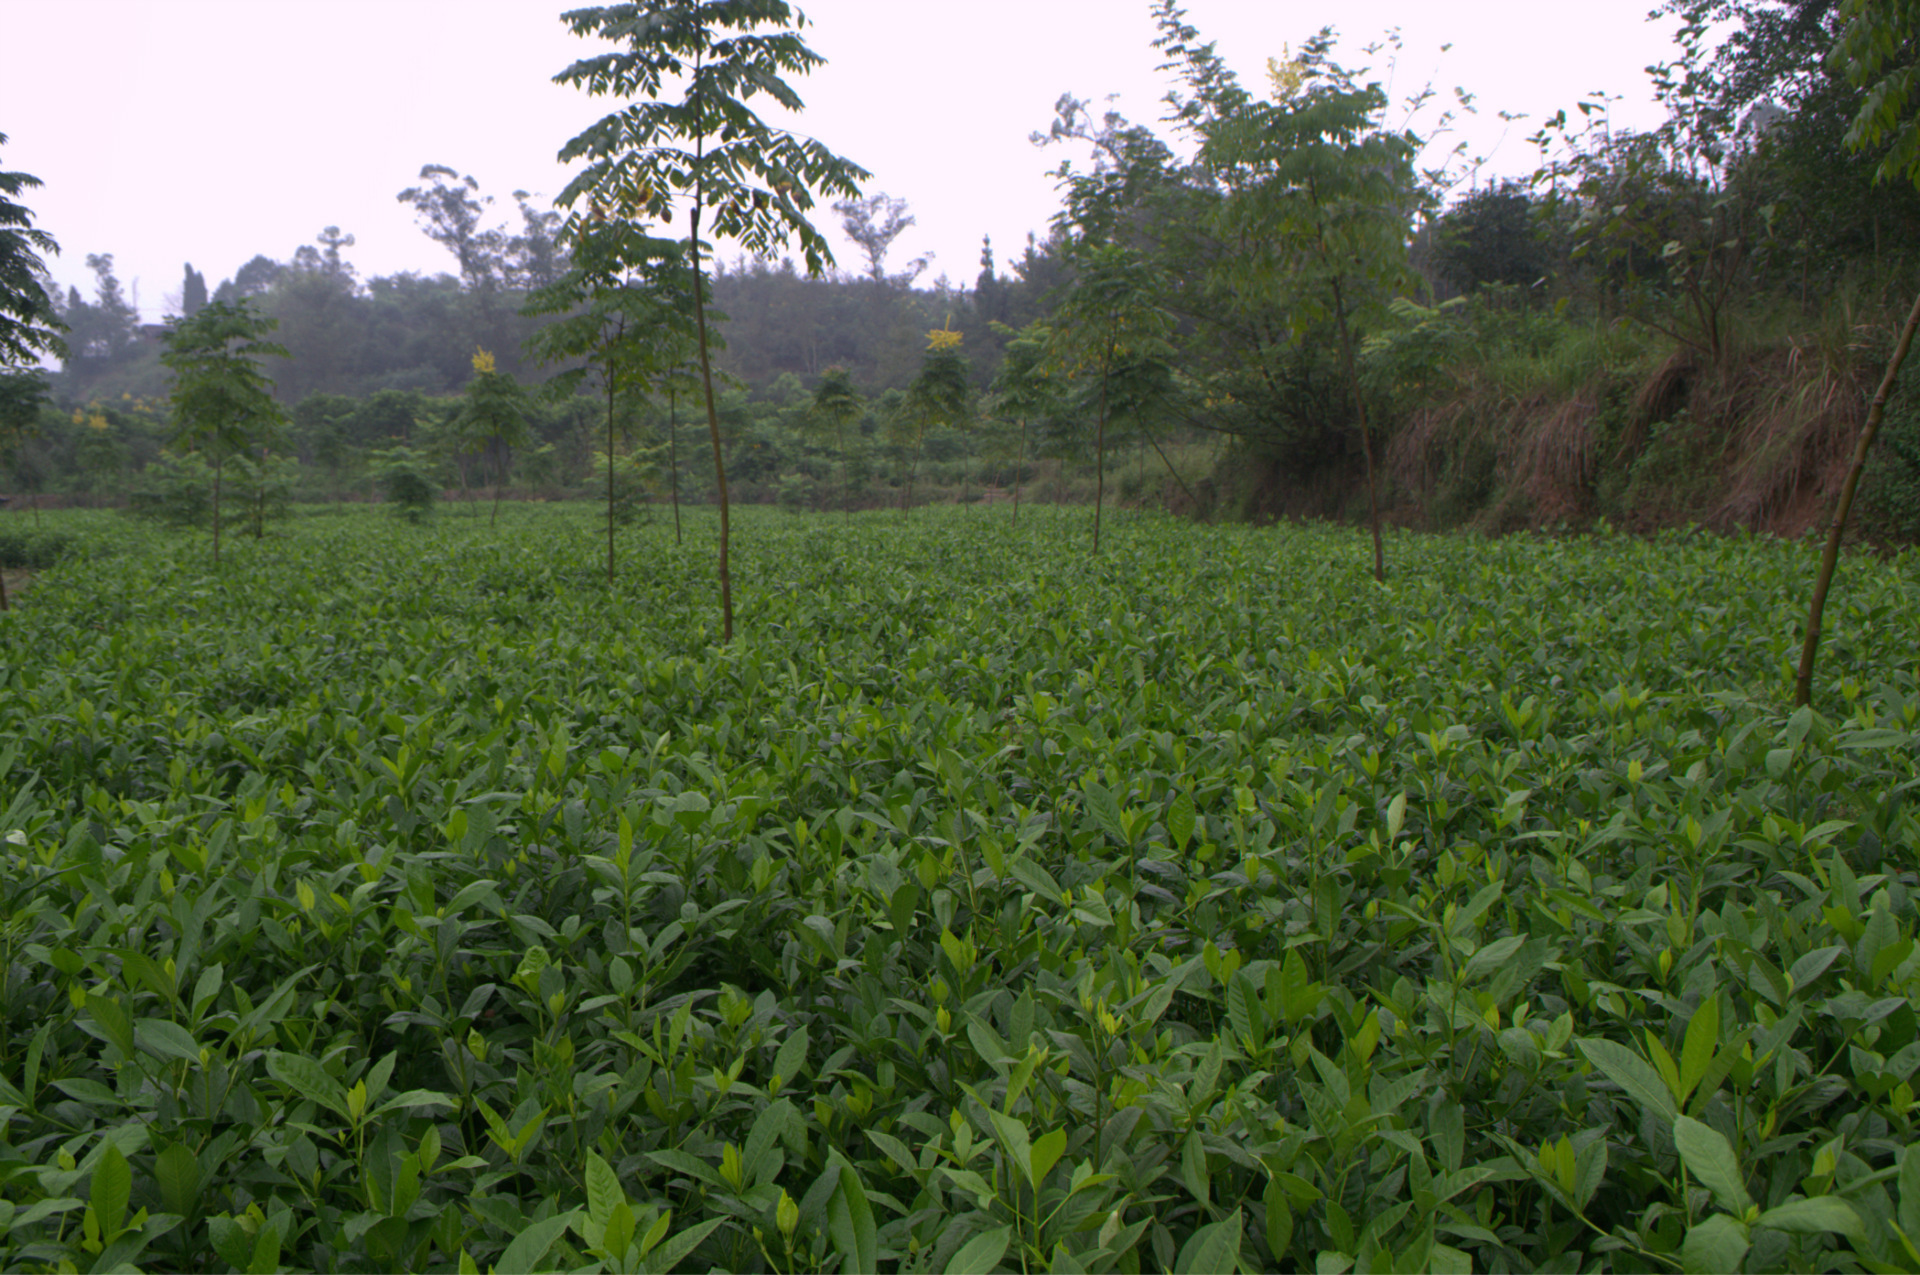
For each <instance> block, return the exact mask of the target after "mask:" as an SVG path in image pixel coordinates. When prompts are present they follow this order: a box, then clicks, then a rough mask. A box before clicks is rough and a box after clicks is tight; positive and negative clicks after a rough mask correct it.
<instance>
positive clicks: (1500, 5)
mask: <svg viewBox="0 0 1920 1275" xmlns="http://www.w3.org/2000/svg"><path fill="white" fill-rule="evenodd" d="M1648 3H1649V0H1597V2H1596V3H1595V4H1591V5H1588V6H1585V7H1583V8H1580V9H1578V10H1571V9H1565V8H1560V9H1556V8H1554V7H1552V6H1542V5H1539V4H1537V3H1520V2H1518V0H1466V2H1465V3H1455V4H1440V3H1435V0H1339V3H1337V4H1336V3H1319V4H1312V3H1302V2H1299V0H1189V3H1188V16H1189V19H1190V21H1192V22H1193V24H1194V25H1196V26H1198V27H1199V28H1200V30H1201V31H1202V32H1203V34H1204V35H1205V36H1206V37H1207V38H1209V39H1213V40H1215V41H1217V42H1218V44H1219V47H1220V51H1221V53H1222V54H1223V55H1224V56H1225V57H1226V58H1227V60H1228V61H1229V63H1230V64H1232V65H1233V66H1234V67H1235V68H1236V69H1237V70H1238V71H1239V72H1240V73H1241V74H1242V75H1243V76H1245V77H1248V78H1249V80H1251V81H1254V82H1255V83H1259V82H1260V77H1262V76H1263V74H1264V67H1265V63H1266V59H1267V58H1268V57H1269V56H1274V55H1278V54H1281V53H1282V52H1283V51H1284V48H1285V46H1287V45H1289V44H1293V45H1297V44H1298V43H1299V42H1300V41H1301V40H1302V39H1304V38H1305V37H1306V36H1308V35H1310V34H1311V33H1312V32H1314V31H1315V30H1317V29H1318V28H1320V27H1321V26H1323V25H1333V26H1335V27H1336V28H1337V29H1338V31H1339V33H1340V36H1341V39H1342V49H1343V54H1344V56H1343V59H1342V60H1343V61H1346V62H1348V63H1349V64H1355V63H1364V62H1366V61H1368V59H1367V58H1366V57H1365V55H1364V54H1363V53H1361V51H1360V49H1361V47H1362V46H1364V45H1366V44H1368V43H1371V42H1373V41H1376V40H1378V39H1379V38H1380V37H1381V35H1382V34H1383V33H1384V32H1386V31H1387V30H1388V29H1389V28H1395V27H1397V28H1399V29H1400V31H1401V34H1402V36H1403V38H1404V42H1405V47H1404V50H1403V52H1402V53H1401V55H1400V58H1399V62H1398V66H1397V68H1395V69H1394V70H1393V75H1392V88H1393V90H1394V93H1395V96H1396V97H1400V96H1404V95H1405V94H1406V93H1409V92H1411V91H1413V90H1414V89H1417V88H1418V87H1419V86H1420V85H1421V84H1422V83H1425V82H1427V81H1429V80H1430V81H1432V82H1433V83H1434V85H1435V87H1437V88H1441V89H1444V90H1450V89H1451V88H1452V87H1453V86H1455V85H1458V86H1460V87H1462V88H1464V89H1466V90H1467V91H1468V92H1470V93H1472V94H1474V95H1475V96H1476V98H1477V102H1478V105H1479V107H1480V111H1481V114H1480V115H1479V117H1478V119H1477V121H1476V122H1473V123H1471V124H1470V125H1469V126H1468V129H1467V131H1466V132H1465V134H1464V135H1465V136H1466V137H1467V139H1468V141H1469V142H1470V145H1471V146H1472V149H1473V151H1474V153H1476V154H1487V155H1490V157H1491V158H1490V163H1489V165H1488V167H1487V169H1485V170H1483V173H1484V174H1486V175H1491V174H1495V173H1523V172H1526V171H1530V170H1531V168H1532V166H1533V159H1534V152H1533V148H1532V147H1530V146H1529V145H1527V143H1526V140H1525V139H1526V137H1527V135H1529V134H1530V133H1532V132H1533V131H1534V129H1535V128H1536V127H1537V126H1538V121H1539V120H1540V119H1541V118H1543V117H1546V116H1550V115H1552V114H1553V112H1554V111H1556V110H1558V109H1561V108H1567V109H1569V110H1570V109H1571V108H1572V106H1573V104H1574V102H1575V101H1576V100H1577V99H1578V98H1579V97H1581V96H1583V95H1586V94H1589V93H1591V92H1593V91H1595V90H1603V91H1606V92H1608V93H1612V94H1619V95H1622V96H1623V98H1624V100H1623V101H1622V102H1620V103H1619V104H1618V105H1617V106H1616V107H1615V108H1614V121H1615V123H1616V124H1620V125H1628V126H1647V125H1650V124H1652V123H1655V122H1657V121H1658V119H1659V113H1658V111H1657V109H1656V108H1655V107H1654V106H1653V105H1652V100H1651V93H1650V91H1649V89H1648V86H1647V77H1646V75H1645V72H1644V68H1645V67H1646V66H1647V65H1648V64H1649V63H1651V62H1655V61H1658V60H1663V59H1665V58H1666V57H1667V56H1668V53H1669V50H1670V49H1671V44H1670V40H1669V34H1668V31H1669V28H1670V25H1671V24H1656V23H1651V22H1649V21H1648V20H1647V17H1646V10H1647V7H1648ZM564 7H571V6H570V5H567V4H565V3H564V0H563V3H560V4H544V3H540V2H539V0H328V2H327V3H320V2H319V0H0V39H4V41H5V42H6V44H7V46H8V58H7V73H6V74H5V76H3V77H0V133H6V134H8V135H9V137H10V141H9V142H8V144H7V146H6V148H5V149H4V150H0V167H3V168H5V169H6V170H8V171H24V172H28V173H32V174H34V175H35V176H37V177H40V178H41V179H42V180H43V181H44V182H45V183H46V185H45V186H44V187H43V188H42V189H40V190H37V191H33V192H30V194H29V195H28V197H27V199H26V200H25V202H26V203H27V205H28V206H29V207H30V208H32V209H33V211H34V214H35V222H36V224H37V225H38V226H39V227H41V228H42V229H45V230H47V231H49V232H51V233H52V234H53V235H54V236H55V237H56V238H57V239H58V240H59V241H60V244H61V247H62V250H63V251H62V255H61V256H60V257H59V258H58V259H57V260H56V261H55V262H54V263H53V265H54V274H55V277H56V278H57V279H58V280H59V282H60V283H61V284H63V285H66V284H78V285H79V286H80V288H81V291H82V293H83V294H86V293H88V292H89V290H90V286H91V278H92V277H91V275H90V274H89V272H88V271H87V269H86V264H85V259H86V255H87V254H88V253H98V252H111V253H113V254H115V259H116V263H117V268H118V273H119V276H120V278H121V280H122V282H123V283H125V284H126V285H128V286H129V287H131V286H132V285H133V283H134V282H135V281H136V280H137V281H138V283H139V299H140V304H141V308H142V311H143V313H144V316H145V317H146V318H147V319H149V320H155V319H158V318H159V317H160V315H161V314H162V312H163V310H164V305H163V297H164V296H165V295H166V294H168V293H175V292H177V291H178V289H179V287H180V278H181V273H182V265H183V263H185V262H189V261H190V262H192V263H193V264H194V265H195V266H196V267H197V268H199V269H200V270H201V272H202V273H204V274H205V275H206V276H207V279H208V281H209V283H210V284H213V283H217V282H218V281H219V280H220V279H222V278H225V277H227V276H229V275H231V274H232V273H233V271H234V270H235V269H236V268H237V267H238V266H239V265H240V264H241V263H242V262H244V261H245V260H247V259H248V258H249V257H251V256H253V255H254V254H255V253H260V252H264V253H266V254H267V255H269V256H271V257H275V258H278V259H282V260H284V259H286V258H288V257H290V256H291V255H292V254H293V250H294V249H295V248H296V247H298V246H299V245H300V244H302V243H309V242H311V241H312V240H313V237H314V235H315V233H316V232H318V231H319V230H320V229H321V227H323V226H328V225H337V226H339V227H340V228H341V229H342V230H344V231H346V232H348V233H350V234H353V235H354V236H356V237H357V241H358V242H357V246H356V247H355V248H353V249H352V250H350V252H349V254H348V256H349V258H350V260H351V261H352V262H353V263H354V264H355V266H356V267H357V268H358V269H359V271H360V274H361V276H362V277H363V278H365V277H369V276H372V275H379V274H390V273H394V272H396V271H401V270H419V271H423V272H427V273H435V272H439V271H443V270H451V269H452V268H453V262H452V259H451V257H449V256H447V255H446V254H445V253H443V252H442V251H441V250H440V249H439V248H437V247H436V246H435V245H434V244H433V243H431V242H430V241H429V240H428V239H427V238H426V237H425V236H423V235H422V234H421V233H420V232H419V231H418V229H417V228H416V227H415V226H414V224H413V220H412V213H411V210H410V209H409V208H407V207H406V206H404V205H402V204H400V203H398V202H396V200H395V199H394V196H395V194H396V193H397V192H399V191H400V190H401V189H403V188H404V187H407V186H410V185H413V184H415V181H416V179H417V176H418V173H419V170H420V168H421V166H422V165H423V164H427V163H440V164H446V165H448V166H450V167H453V168H456V169H458V170H459V171H460V172H462V173H472V174H473V175H474V176H475V177H476V178H477V179H478V180H479V182H480V184H481V188H482V191H483V192H484V193H490V194H493V195H496V196H498V197H499V198H498V203H497V204H496V208H497V209H500V210H502V211H504V212H507V213H511V212H512V201H511V199H510V198H508V196H509V194H510V192H512V191H513V190H515V189H526V190H529V191H533V192H535V193H536V194H540V195H545V196H549V197H550V196H552V195H554V194H557V193H558V191H559V190H560V188H561V187H562V186H563V185H564V184H565V180H566V179H565V172H564V170H563V169H562V167H561V166H560V165H559V163H558V162H557V161H556V159H555V154H556V152H557V151H558V150H559V148H560V146H561V145H562V144H563V143H564V142H565V141H566V140H567V139H568V138H569V137H571V136H573V134H574V133H576V132H578V131H579V130H580V129H581V128H582V127H583V126H584V125H586V124H587V123H589V122H591V121H592V120H593V119H595V118H598V116H600V115H601V114H604V113H605V112H606V111H607V110H609V109H611V108H610V107H609V105H608V104H607V103H606V102H605V100H597V99H592V98H589V97H587V96H586V95H585V94H583V93H580V92H578V91H576V90H573V89H567V88H561V87H559V86H557V85H555V84H553V83H552V82H551V79H552V76H553V75H554V74H555V73H556V72H558V71H560V70H561V69H563V68H564V67H566V66H567V65H568V64H569V63H570V62H572V61H573V60H574V59H575V58H577V57H580V56H583V55H585V54H586V53H588V52H590V51H591V50H592V47H593V46H589V45H588V44H586V43H585V42H582V41H579V40H576V39H575V38H573V37H572V36H570V35H568V34H567V33H566V31H565V29H564V28H563V27H562V26H561V25H560V22H559V20H558V15H559V13H560V12H561V10H562V9H563V8H564ZM800 7H801V8H802V9H803V10H804V11H805V13H806V15H807V17H808V19H809V20H810V21H811V23H812V26H811V28H810V30H809V32H808V37H809V39H810V41H811V43H812V44H813V47H814V48H815V50H816V51H817V52H819V53H821V54H822V55H824V56H825V57H826V58H827V60H828V61H827V65H826V66H825V67H823V68H821V69H820V70H819V71H817V72H816V73H815V74H814V75H813V76H812V77H811V78H809V79H806V80H803V81H801V82H800V83H799V86H798V87H799V88H800V91H801V93H802V95H803V96H804V97H805V98H806V100H807V106H808V109H807V111H806V113H805V115H804V116H802V117H801V118H800V119H799V120H798V121H797V124H798V127H799V128H800V129H801V130H802V131H804V132H807V133H810V134H811V135H813V136H815V137H818V138H819V139H821V140H822V141H824V142H825V143H827V144H828V145H829V146H831V147H832V148H833V149H835V150H836V151H838V152H839V153H841V154H843V155H845V156H847V157H848V158H850V159H852V160H854V161H856V162H857V163H859V164H861V165H863V166H864V167H866V168H868V169H870V170H871V171H872V172H873V180H872V181H871V182H870V183H869V186H868V189H869V191H870V192H877V191H885V192H887V193H889V194H892V195H896V196H900V197H903V198H905V199H907V200H908V201H909V203H910V204H911V205H912V211H913V213H914V215H915V216H916V217H917V218H918V223H919V224H918V225H917V227H916V228H915V229H913V230H911V231H909V232H908V233H907V234H906V235H903V236H902V237H901V239H900V240H899V241H898V243H897V244H896V245H895V251H894V255H893V257H892V259H891V261H892V264H894V265H895V266H898V265H899V264H901V263H903V262H904V261H905V260H906V259H907V258H908V257H910V256H913V255H917V254H919V253H923V252H933V253H934V254H936V255H935V260H934V265H933V267H932V269H931V270H930V271H929V273H928V274H927V275H926V276H925V278H927V279H932V278H933V277H934V276H936V275H938V274H939V273H941V272H945V273H948V274H949V275H951V276H952V278H953V279H954V280H956V281H958V282H969V283H970V282H971V281H972V279H973V277H974V275H975V274H976V273H977V271H978V268H979V267H978V258H979V248H980V237H981V235H982V234H988V233H990V234H991V235H992V236H993V241H994V245H995V248H996V251H997V253H998V255H999V258H1000V261H1001V263H1002V266H1003V268H1004V266H1005V263H1006V262H1007V261H1008V260H1009V259H1010V258H1012V257H1014V256H1017V255H1018V250H1019V247H1020V245H1021V244H1022V243H1023V242H1024V240H1025V237H1026V234H1027V232H1028V231H1030V230H1031V231H1039V232H1041V233H1043V234H1044V232H1045V228H1046V224H1047V220H1048V218H1049V217H1050V216H1051V215H1052V213H1053V211H1054V209H1055V207H1056V197H1055V192H1054V189H1053V181H1052V179H1051V178H1050V177H1049V176H1048V175H1047V173H1048V170H1049V169H1050V168H1051V167H1053V166H1054V165H1055V164H1057V163H1058V161H1059V159H1060V157H1061V156H1060V153H1059V152H1058V151H1057V150H1047V151H1040V150H1036V149H1035V148H1034V147H1032V146H1030V145H1029V144H1028V142H1027V135H1028V134H1029V133H1030V132H1033V131H1034V130H1044V129H1045V128H1046V126H1047V124H1048V122H1049V121H1050V120H1051V118H1052V114H1053V110H1052V108H1053V102H1054V100H1055V99H1056V98H1057V97H1058V96H1059V95H1060V94H1061V93H1063V92H1072V93H1074V94H1075V95H1077V96H1080V97H1085V98H1092V99H1095V100H1099V99H1103V98H1105V97H1106V96H1107V95H1109V94H1117V95H1118V101H1117V102H1116V103H1115V106H1116V107H1117V108H1118V109H1120V110H1121V111H1122V112H1123V113H1125V114H1127V115H1129V116H1130V117H1132V118H1134V119H1137V120H1155V119H1157V118H1158V116H1159V114H1160V106H1159V97H1160V95H1161V94H1162V93H1163V92H1165V90H1166V88H1167V86H1168V82H1167V80H1166V79H1165V77H1164V76H1162V75H1161V74H1159V73H1158V72H1156V71H1155V69H1154V68H1155V64H1156V62H1157V61H1158V58H1157V55H1156V52H1155V50H1154V49H1153V48H1152V47H1151V40H1152V38H1153V25H1152V21H1151V15H1150V10H1149V3H1148V0H968V2H967V3H965V4H934V3H930V2H928V0H812V2H811V3H807V2H805V0H803V2H802V4H801V6H800ZM1555 15H1558V18H1557V21H1558V23H1559V26H1558V29H1556V16H1555ZM1443 44H1451V46H1452V47H1451V49H1450V50H1449V51H1446V52H1442V49H1441V46H1442V45H1443ZM1374 65H1375V67H1376V69H1377V71H1378V72H1379V73H1380V76H1381V78H1383V79H1384V78H1386V72H1387V70H1388V68H1387V66H1386V65H1385V62H1384V59H1375V60H1374ZM1500 111H1509V112H1520V113H1524V114H1526V115H1527V116H1528V117H1529V119H1528V120H1526V121H1524V122H1522V123H1520V124H1517V125H1514V126H1512V127H1511V129H1508V128H1507V126H1506V125H1504V124H1502V122H1501V121H1500V120H1499V119H1498V118H1497V115H1498V113H1499V112H1500ZM1503 131H1504V132H1506V133H1507V136H1506V138H1505V141H1504V142H1502V141H1501V140H1500V139H1501V135H1502V133H1503ZM823 211H824V212H825V216H824V218H823V224H831V223H832V222H833V220H834V219H833V214H832V213H831V212H830V211H826V210H823ZM834 231H835V236H834V237H835V239H836V241H839V236H838V233H837V226H836V227H834ZM840 260H841V264H842V266H843V267H851V268H856V269H857V268H858V267H859V265H860V259H859V256H858V254H857V252H855V251H853V250H852V249H850V248H849V249H847V250H846V251H844V252H842V253H840Z"/></svg>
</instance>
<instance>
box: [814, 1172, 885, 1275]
mask: <svg viewBox="0 0 1920 1275" xmlns="http://www.w3.org/2000/svg"><path fill="white" fill-rule="evenodd" d="M827 1238H828V1239H830V1240H831V1241H832V1242H833V1247H834V1251H835V1252H837V1253H839V1254H840V1260H841V1269H842V1270H843V1271H844V1272H846V1275H861V1273H862V1272H866V1271H877V1270H879V1269H880V1266H879V1261H880V1239H879V1228H878V1227H876V1226H875V1225H874V1220H873V1209H872V1207H871V1206H870V1205H869V1204H868V1203H867V1193H866V1192H865V1191H864V1190H862V1189H861V1186H860V1175H859V1174H857V1173H855V1172H854V1171H853V1169H852V1168H851V1167H849V1166H846V1165H842V1166H841V1169H840V1181H839V1183H838V1184H837V1185H836V1186H835V1187H834V1191H833V1195H832V1197H831V1198H829V1199H828V1201H827Z"/></svg>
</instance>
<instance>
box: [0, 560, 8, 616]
mask: <svg viewBox="0 0 1920 1275" xmlns="http://www.w3.org/2000/svg"><path fill="white" fill-rule="evenodd" d="M5 610H7V568H6V565H5V564H4V563H0V611H5Z"/></svg>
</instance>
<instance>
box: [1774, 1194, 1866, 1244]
mask: <svg viewBox="0 0 1920 1275" xmlns="http://www.w3.org/2000/svg"><path fill="white" fill-rule="evenodd" d="M1754 1225H1755V1226H1766V1227H1771V1228H1772V1229H1774V1230H1776V1231H1792V1232H1794V1233H1796V1234H1799V1235H1817V1234H1819V1233H1821V1232H1824V1231H1837V1232H1838V1233H1840V1234H1841V1235H1844V1236H1847V1237H1848V1238H1849V1239H1856V1240H1857V1239H1860V1238H1862V1237H1863V1236H1864V1235H1865V1234H1866V1228H1865V1227H1864V1226H1862V1225H1861V1222H1860V1215H1859V1214H1858V1213H1857V1212H1855V1211H1854V1208H1853V1206H1852V1205H1851V1204H1848V1203H1847V1202H1846V1201H1845V1200H1842V1199H1838V1198H1836V1197H1835V1196H1831V1195H1820V1196H1815V1197H1814V1198H1812V1199H1807V1200H1788V1201H1787V1202H1786V1203H1785V1204H1781V1205H1777V1206H1775V1207H1774V1208H1770V1209H1768V1210H1767V1211H1766V1212H1764V1213H1762V1214H1761V1215H1760V1216H1759V1217H1758V1218H1756V1219H1755V1220H1754Z"/></svg>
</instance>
